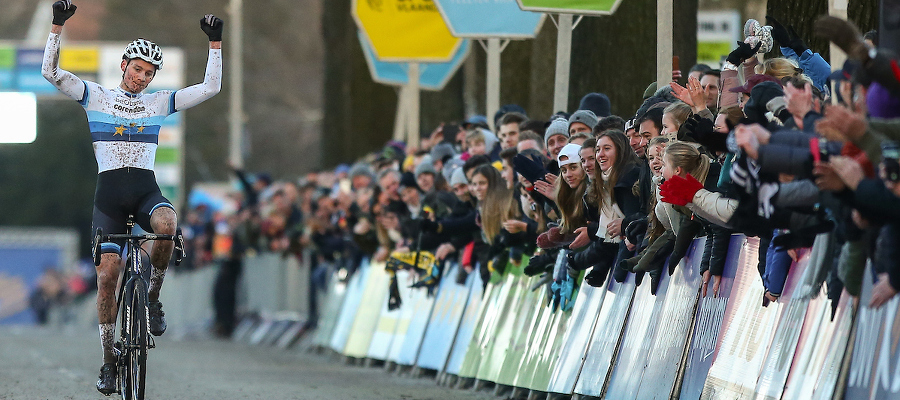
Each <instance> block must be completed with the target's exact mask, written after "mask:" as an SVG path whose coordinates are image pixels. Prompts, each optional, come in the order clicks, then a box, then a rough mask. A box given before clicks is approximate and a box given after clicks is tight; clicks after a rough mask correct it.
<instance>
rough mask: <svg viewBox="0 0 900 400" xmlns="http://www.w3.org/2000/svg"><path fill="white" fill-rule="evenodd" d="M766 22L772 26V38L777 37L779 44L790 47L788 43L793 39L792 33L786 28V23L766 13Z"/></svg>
mask: <svg viewBox="0 0 900 400" xmlns="http://www.w3.org/2000/svg"><path fill="white" fill-rule="evenodd" d="M766 23H767V24H769V26H771V27H772V39H775V41H776V42H778V44H780V45H782V46H784V47H788V46H787V44H788V42H790V41H791V35H790V34H789V33H788V30H787V29H785V28H784V25H782V24H781V22H778V20H777V19H775V17H773V16H771V15H766Z"/></svg>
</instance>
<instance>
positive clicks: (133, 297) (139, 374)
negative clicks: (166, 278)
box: [120, 278, 149, 400]
mask: <svg viewBox="0 0 900 400" xmlns="http://www.w3.org/2000/svg"><path fill="white" fill-rule="evenodd" d="M131 282H132V284H131V285H130V287H128V288H126V291H125V299H124V301H123V303H124V305H125V307H124V309H123V311H122V313H123V314H122V317H123V318H122V343H124V346H122V347H123V348H124V354H123V357H122V362H123V363H124V365H123V368H122V369H121V372H122V373H123V376H122V377H121V378H120V379H121V381H122V398H123V399H125V400H143V399H144V389H145V387H146V377H147V335H148V333H147V331H148V329H149V328H148V310H147V289H146V287H145V284H144V281H143V280H142V279H140V278H135V279H134V280H132V281H131Z"/></svg>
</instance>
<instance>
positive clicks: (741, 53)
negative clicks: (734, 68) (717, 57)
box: [725, 42, 762, 65]
mask: <svg viewBox="0 0 900 400" xmlns="http://www.w3.org/2000/svg"><path fill="white" fill-rule="evenodd" d="M737 45H738V47H737V48H736V49H734V50H732V51H731V53H729V54H728V57H726V58H725V61H728V62H730V63H731V64H733V65H741V63H743V62H744V60H746V59H748V58H750V57H753V56H755V55H756V52H757V51H758V50H759V48H760V47H761V46H762V42H759V43H757V44H756V47H751V46H750V45H749V44H747V43H744V42H737Z"/></svg>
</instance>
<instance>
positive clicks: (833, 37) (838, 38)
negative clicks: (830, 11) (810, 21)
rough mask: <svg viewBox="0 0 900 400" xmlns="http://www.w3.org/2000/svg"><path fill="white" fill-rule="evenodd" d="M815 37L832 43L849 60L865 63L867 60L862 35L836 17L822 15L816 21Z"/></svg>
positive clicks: (866, 50) (852, 26)
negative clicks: (848, 57)
mask: <svg viewBox="0 0 900 400" xmlns="http://www.w3.org/2000/svg"><path fill="white" fill-rule="evenodd" d="M815 30H816V35H818V36H819V37H823V38H825V39H828V40H830V41H832V42H833V43H834V44H835V45H836V46H837V47H840V48H841V50H843V51H844V53H847V55H848V56H850V58H853V59H856V60H861V61H866V60H868V59H869V51H868V48H867V47H866V43H865V42H863V40H862V34H860V33H859V29H857V28H856V26H855V25H853V24H852V23H850V22H847V21H844V20H842V19H840V18H837V17H832V16H829V15H823V16H821V17H819V19H817V20H816V28H815Z"/></svg>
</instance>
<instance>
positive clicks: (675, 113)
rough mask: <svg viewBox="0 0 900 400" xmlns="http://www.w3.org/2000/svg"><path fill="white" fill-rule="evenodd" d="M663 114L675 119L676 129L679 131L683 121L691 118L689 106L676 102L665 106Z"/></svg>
mask: <svg viewBox="0 0 900 400" xmlns="http://www.w3.org/2000/svg"><path fill="white" fill-rule="evenodd" d="M663 114H669V115H671V116H672V118H674V119H675V122H677V123H678V128H679V129H680V128H681V125H683V124H684V121H687V119H688V118H690V117H691V106H689V105H687V103H684V102H681V101H677V102H675V103H672V104H669V105H668V106H666V108H665V109H664V110H663ZM676 130H677V129H676Z"/></svg>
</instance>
